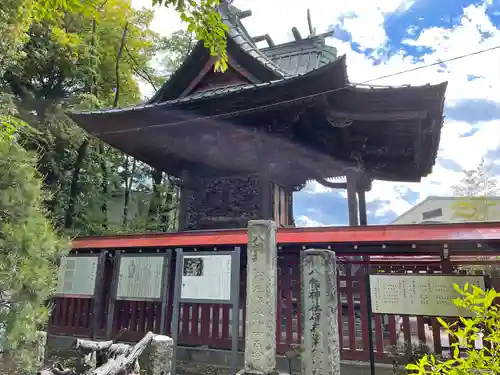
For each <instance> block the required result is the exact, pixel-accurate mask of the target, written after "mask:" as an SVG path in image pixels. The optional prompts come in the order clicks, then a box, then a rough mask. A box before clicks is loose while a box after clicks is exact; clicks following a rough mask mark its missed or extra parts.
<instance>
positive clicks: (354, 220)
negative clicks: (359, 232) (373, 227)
mask: <svg viewBox="0 0 500 375" xmlns="http://www.w3.org/2000/svg"><path fill="white" fill-rule="evenodd" d="M346 178H347V209H348V212H349V226H351V227H354V226H358V225H359V222H358V198H357V196H356V171H353V170H351V169H349V170H347V171H346Z"/></svg>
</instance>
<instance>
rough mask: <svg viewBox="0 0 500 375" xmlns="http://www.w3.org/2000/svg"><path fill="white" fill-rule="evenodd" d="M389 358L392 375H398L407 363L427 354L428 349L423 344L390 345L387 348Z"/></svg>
mask: <svg viewBox="0 0 500 375" xmlns="http://www.w3.org/2000/svg"><path fill="white" fill-rule="evenodd" d="M387 352H388V355H389V357H390V358H392V373H393V374H399V373H401V370H402V369H404V368H405V365H406V364H408V363H412V362H416V361H418V360H419V359H420V358H422V357H423V356H424V355H427V354H429V352H430V350H429V347H428V346H427V345H426V344H425V343H423V342H420V341H419V342H417V343H409V342H405V343H402V344H397V345H392V346H389V347H388V348H387Z"/></svg>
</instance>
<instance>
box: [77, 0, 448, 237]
mask: <svg viewBox="0 0 500 375" xmlns="http://www.w3.org/2000/svg"><path fill="white" fill-rule="evenodd" d="M219 11H220V13H221V15H222V18H223V21H224V23H225V24H226V25H227V26H228V32H227V54H228V57H229V67H228V69H227V71H225V72H224V73H221V72H215V71H214V63H215V61H216V59H215V58H214V57H211V56H210V54H209V51H208V50H207V49H206V48H205V47H204V46H203V42H199V43H198V44H197V45H196V46H195V48H194V49H193V50H192V52H191V53H190V54H189V55H188V56H187V58H186V59H185V61H184V62H183V64H182V65H181V66H180V67H179V69H177V71H176V72H175V73H174V74H173V75H172V76H171V77H170V78H169V79H168V81H167V82H166V83H165V84H164V85H163V86H162V87H161V88H160V89H159V90H158V92H156V94H155V95H154V96H153V97H152V98H151V99H150V100H149V101H148V102H146V103H145V104H142V105H138V106H134V107H129V108H122V109H103V110H97V111H91V112H79V113H71V114H70V116H71V117H72V118H73V120H74V121H75V122H76V123H77V124H78V125H79V126H80V127H82V128H84V129H85V130H87V131H88V132H89V133H90V134H92V135H94V136H96V137H98V138H99V139H101V140H103V141H104V142H106V143H108V144H110V145H111V146H113V147H115V148H117V149H119V150H121V151H123V152H124V153H126V154H128V155H131V156H133V157H134V158H136V159H138V160H141V161H143V162H144V163H146V164H149V165H150V166H151V167H154V168H157V169H160V170H162V171H164V172H165V173H167V174H169V175H171V176H176V177H178V178H179V179H180V181H181V183H180V184H181V189H182V190H181V202H180V204H181V209H180V220H179V223H180V224H179V229H180V230H197V229H225V228H244V227H246V226H247V223H248V221H249V220H254V219H272V220H274V221H276V223H277V224H278V226H282V227H286V226H293V225H294V220H293V206H292V193H293V192H294V191H299V190H300V189H302V188H303V187H304V186H305V184H306V183H307V182H308V181H311V180H315V181H318V182H319V183H321V184H323V185H325V186H328V187H334V188H344V189H346V190H347V197H348V210H349V225H351V226H354V225H360V224H361V225H366V224H367V218H366V216H367V214H366V202H365V192H366V191H368V190H370V188H371V182H372V181H373V180H375V179H378V180H386V181H400V182H418V181H420V180H421V179H422V178H423V177H425V176H427V175H428V174H429V173H431V171H432V167H433V165H434V163H435V160H436V154H437V150H438V145H439V139H440V133H441V127H442V123H443V105H444V96H445V91H446V85H447V84H446V83H441V84H438V85H425V86H415V87H410V86H406V87H371V86H357V85H355V84H352V83H351V82H349V79H348V75H347V68H346V58H345V56H338V55H337V51H336V49H335V48H333V47H331V46H329V45H327V44H326V39H327V38H329V37H332V33H325V34H318V35H316V33H315V31H314V29H313V28H312V27H311V25H310V33H309V35H308V36H307V37H302V36H301V35H300V33H299V32H298V30H297V29H296V28H294V29H293V30H292V31H293V35H294V40H293V41H291V42H288V43H284V44H279V45H275V44H274V42H273V40H272V39H271V37H270V36H269V35H263V36H254V37H252V36H250V35H249V33H248V32H247V31H246V29H245V27H244V26H243V23H242V20H243V19H244V18H246V17H249V16H251V12H250V11H240V10H239V9H237V8H236V7H234V6H233V5H231V4H229V3H227V2H223V3H222V4H221V5H220V7H219ZM258 45H259V46H258ZM332 179H337V181H338V182H330V181H331V180H332Z"/></svg>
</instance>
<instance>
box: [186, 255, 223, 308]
mask: <svg viewBox="0 0 500 375" xmlns="http://www.w3.org/2000/svg"><path fill="white" fill-rule="evenodd" d="M183 258H184V259H183V264H182V285H181V300H214V301H230V300H231V254H213V255H184V256H183Z"/></svg>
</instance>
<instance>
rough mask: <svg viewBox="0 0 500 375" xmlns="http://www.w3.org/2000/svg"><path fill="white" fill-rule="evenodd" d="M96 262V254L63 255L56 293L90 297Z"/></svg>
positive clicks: (92, 292)
mask: <svg viewBox="0 0 500 375" xmlns="http://www.w3.org/2000/svg"><path fill="white" fill-rule="evenodd" d="M98 263H99V257H98V256H96V255H90V256H67V257H63V258H62V259H61V266H60V267H59V280H58V285H57V291H56V294H59V295H67V296H73V297H83V298H85V297H86V298H92V297H93V296H94V289H95V280H96V274H97V265H98Z"/></svg>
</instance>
